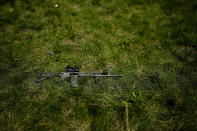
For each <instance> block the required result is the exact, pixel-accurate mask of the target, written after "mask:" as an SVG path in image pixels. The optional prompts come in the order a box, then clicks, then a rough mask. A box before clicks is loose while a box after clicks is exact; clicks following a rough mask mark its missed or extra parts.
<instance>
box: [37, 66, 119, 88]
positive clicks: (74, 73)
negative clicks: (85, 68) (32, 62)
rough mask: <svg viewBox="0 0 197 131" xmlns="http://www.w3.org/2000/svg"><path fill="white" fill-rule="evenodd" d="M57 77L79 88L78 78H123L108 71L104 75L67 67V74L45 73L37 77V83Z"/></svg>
mask: <svg viewBox="0 0 197 131" xmlns="http://www.w3.org/2000/svg"><path fill="white" fill-rule="evenodd" d="M53 76H57V77H59V78H61V79H66V78H70V79H71V86H72V87H77V86H78V81H77V79H78V77H95V78H98V77H122V75H111V74H109V73H108V71H103V72H102V73H85V72H79V68H78V67H74V68H73V67H69V66H67V67H66V72H60V73H45V74H40V75H37V77H36V82H37V83H38V82H40V81H43V80H46V79H48V78H50V77H53Z"/></svg>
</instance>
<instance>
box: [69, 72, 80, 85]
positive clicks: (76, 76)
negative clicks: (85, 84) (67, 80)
mask: <svg viewBox="0 0 197 131" xmlns="http://www.w3.org/2000/svg"><path fill="white" fill-rule="evenodd" d="M70 77H71V86H72V87H77V86H78V81H77V79H78V75H71V76H70Z"/></svg>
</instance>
